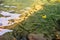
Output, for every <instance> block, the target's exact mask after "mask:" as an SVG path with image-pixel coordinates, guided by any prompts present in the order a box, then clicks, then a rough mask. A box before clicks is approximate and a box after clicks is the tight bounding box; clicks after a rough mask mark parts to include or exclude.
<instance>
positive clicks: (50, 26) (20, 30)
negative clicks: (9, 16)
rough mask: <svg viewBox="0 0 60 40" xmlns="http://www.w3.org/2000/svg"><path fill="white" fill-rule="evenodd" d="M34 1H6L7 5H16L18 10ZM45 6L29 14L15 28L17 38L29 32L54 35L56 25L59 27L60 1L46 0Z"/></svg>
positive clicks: (14, 33)
mask: <svg viewBox="0 0 60 40" xmlns="http://www.w3.org/2000/svg"><path fill="white" fill-rule="evenodd" d="M42 2H43V3H44V2H45V1H44V0H43V1H42ZM32 3H33V1H32V2H31V0H27V1H24V0H17V1H16V0H13V1H12V2H11V0H7V1H6V2H5V4H6V5H11V4H12V5H16V6H17V9H18V10H20V9H23V8H25V7H28V6H31V5H32ZM43 6H44V9H43V10H39V11H38V12H35V13H34V14H33V15H31V16H29V18H28V19H26V20H25V21H23V22H22V23H19V24H17V26H16V27H15V28H13V30H14V31H13V32H12V34H13V36H14V37H15V38H16V39H17V40H19V39H20V38H21V37H23V36H25V35H27V34H29V33H43V34H44V33H45V34H47V36H48V38H49V37H51V38H52V36H54V33H55V31H56V29H55V27H58V26H57V23H56V21H57V20H58V19H60V3H57V2H51V1H49V2H48V1H47V0H46V3H45V5H43ZM9 9H11V8H9ZM17 9H15V10H17ZM7 10H8V9H7ZM18 10H17V11H18ZM43 15H46V18H42V16H43Z"/></svg>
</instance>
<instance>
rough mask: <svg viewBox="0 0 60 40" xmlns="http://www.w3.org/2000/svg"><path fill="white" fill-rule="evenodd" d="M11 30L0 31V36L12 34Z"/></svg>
mask: <svg viewBox="0 0 60 40" xmlns="http://www.w3.org/2000/svg"><path fill="white" fill-rule="evenodd" d="M12 31H13V30H9V29H0V36H2V35H4V34H5V33H7V32H12Z"/></svg>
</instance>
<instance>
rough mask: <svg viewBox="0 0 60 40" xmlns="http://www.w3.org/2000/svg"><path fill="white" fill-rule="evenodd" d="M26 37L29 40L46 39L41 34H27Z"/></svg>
mask: <svg viewBox="0 0 60 40" xmlns="http://www.w3.org/2000/svg"><path fill="white" fill-rule="evenodd" d="M28 38H29V40H46V39H45V38H44V37H43V34H29V35H28Z"/></svg>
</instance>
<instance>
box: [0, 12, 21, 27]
mask: <svg viewBox="0 0 60 40" xmlns="http://www.w3.org/2000/svg"><path fill="white" fill-rule="evenodd" d="M0 14H1V15H3V16H9V17H0V27H2V26H9V25H12V24H14V22H12V23H9V20H11V19H13V20H15V19H19V18H20V15H21V14H17V13H15V14H12V13H9V12H5V11H2V12H1V13H0Z"/></svg>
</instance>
